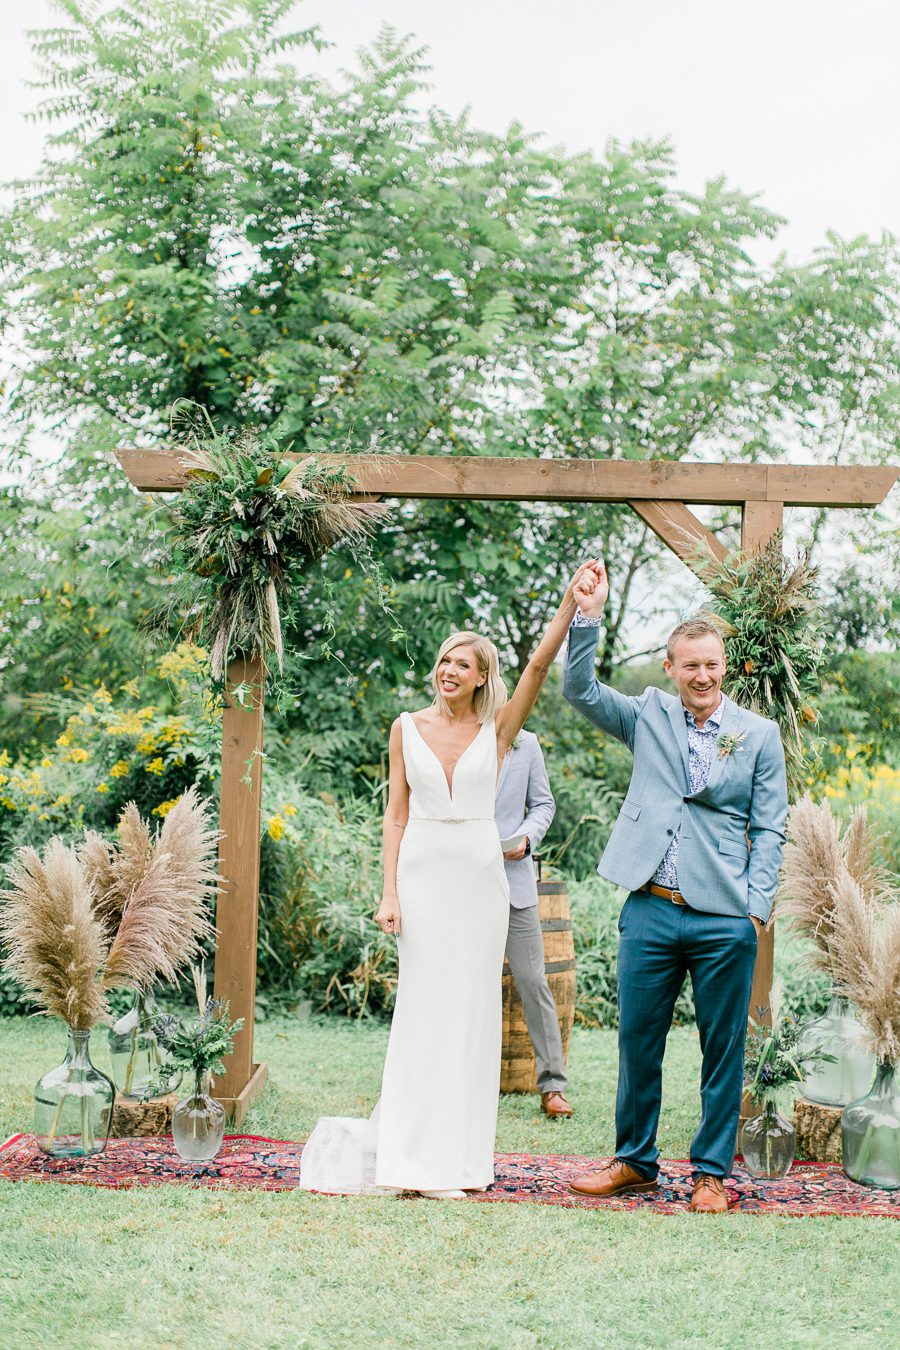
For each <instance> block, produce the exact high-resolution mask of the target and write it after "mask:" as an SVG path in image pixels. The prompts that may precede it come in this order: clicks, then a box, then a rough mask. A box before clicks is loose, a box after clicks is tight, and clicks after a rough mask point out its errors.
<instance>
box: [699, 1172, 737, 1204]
mask: <svg viewBox="0 0 900 1350" xmlns="http://www.w3.org/2000/svg"><path fill="white" fill-rule="evenodd" d="M691 1211H692V1212H693V1213H694V1214H727V1213H728V1193H727V1192H726V1190H725V1183H724V1182H723V1181H722V1178H721V1177H711V1176H708V1175H707V1174H706V1173H705V1172H703V1173H701V1175H700V1176H699V1177H698V1178H697V1180H696V1181H695V1182H694V1193H693V1195H692V1196H691Z"/></svg>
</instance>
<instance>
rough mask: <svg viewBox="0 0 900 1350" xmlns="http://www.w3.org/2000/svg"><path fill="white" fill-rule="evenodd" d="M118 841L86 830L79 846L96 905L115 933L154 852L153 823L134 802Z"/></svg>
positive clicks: (120, 826) (122, 822) (124, 815)
mask: <svg viewBox="0 0 900 1350" xmlns="http://www.w3.org/2000/svg"><path fill="white" fill-rule="evenodd" d="M117 832H118V844H117V845H114V844H110V843H109V842H108V841H107V840H106V839H104V838H103V837H102V835H99V834H95V833H94V831H93V830H85V832H84V843H83V844H82V845H81V846H80V848H79V850H78V856H79V857H80V859H81V865H82V867H83V868H84V871H85V875H86V876H87V878H88V880H89V882H90V884H91V889H92V891H93V893H94V908H95V911H96V913H97V917H98V918H99V919H100V921H101V923H103V925H104V927H105V928H106V931H107V932H108V933H109V934H110V935H112V934H113V933H114V932H115V931H116V929H117V928H118V926H119V924H120V923H121V921H122V915H123V913H124V912H125V906H126V904H127V903H128V901H129V899H130V898H131V896H132V895H133V894H134V892H135V890H136V888H137V886H138V883H139V882H140V881H141V880H142V879H143V878H144V876H145V875H146V873H147V869H148V867H149V866H150V860H151V857H152V855H153V837H152V834H151V832H150V826H149V824H148V823H147V821H146V820H144V819H143V817H142V816H141V813H140V811H138V809H137V807H136V806H135V804H134V802H129V803H128V805H127V806H126V807H125V809H124V811H123V812H122V814H121V816H120V817H119V824H118V831H117Z"/></svg>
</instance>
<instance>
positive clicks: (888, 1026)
mask: <svg viewBox="0 0 900 1350" xmlns="http://www.w3.org/2000/svg"><path fill="white" fill-rule="evenodd" d="M836 901H837V903H836V905H835V921H834V930H833V937H832V942H833V948H832V951H833V969H834V976H835V985H836V987H837V989H838V990H839V992H840V993H842V994H844V995H845V996H846V997H847V998H849V999H851V1000H852V1001H853V1002H854V1003H855V1004H856V1006H857V1008H858V1009H859V1015H860V1020H861V1021H862V1022H863V1024H864V1026H865V1028H866V1031H867V1033H868V1042H869V1045H870V1046H871V1049H872V1051H873V1052H874V1054H875V1057H876V1059H877V1060H878V1062H879V1063H880V1064H900V895H898V896H895V897H894V903H893V904H890V905H888V906H882V907H880V908H878V909H876V908H875V907H874V906H873V905H872V904H871V901H870V900H869V899H868V898H867V897H866V896H865V895H864V893H863V892H862V890H861V888H860V887H859V885H858V884H857V882H856V881H855V880H854V878H853V877H851V875H850V873H849V871H845V872H844V875H843V876H842V878H841V882H840V886H839V888H838V891H837V893H836Z"/></svg>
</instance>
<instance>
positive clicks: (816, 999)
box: [775, 909, 831, 1022]
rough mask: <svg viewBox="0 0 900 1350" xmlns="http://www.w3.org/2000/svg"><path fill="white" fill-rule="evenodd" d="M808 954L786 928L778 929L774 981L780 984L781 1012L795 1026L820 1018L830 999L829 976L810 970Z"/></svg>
mask: <svg viewBox="0 0 900 1350" xmlns="http://www.w3.org/2000/svg"><path fill="white" fill-rule="evenodd" d="M776 916H777V909H776ZM808 950H809V944H808V943H807V942H806V941H804V940H803V939H802V938H798V937H795V936H794V935H793V933H791V931H790V929H789V928H788V927H787V926H786V925H785V924H778V925H777V927H776V929H775V979H776V980H780V981H781V1000H782V1005H783V1010H784V1011H785V1012H788V1013H790V1014H791V1016H792V1017H794V1018H795V1019H796V1020H797V1021H798V1022H811V1021H812V1020H813V1018H815V1017H821V1015H822V1013H824V1012H825V1010H826V1008H827V1007H828V1001H829V998H830V996H831V982H830V980H829V979H828V976H827V975H825V974H824V972H822V971H819V970H811V969H810V967H809V965H808V963H807V960H806V953H807V952H808Z"/></svg>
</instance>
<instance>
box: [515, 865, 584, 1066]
mask: <svg viewBox="0 0 900 1350" xmlns="http://www.w3.org/2000/svg"><path fill="white" fill-rule="evenodd" d="M538 915H539V917H540V920H541V932H542V933H543V935H544V970H545V972H546V974H547V981H548V983H549V985H550V992H551V993H552V995H553V998H554V1001H555V1003H556V1011H557V1015H558V1017H559V1029H560V1032H561V1034H562V1044H563V1059H564V1060H568V1058H569V1039H570V1037H571V1035H572V1024H573V1022H574V1021H575V944H574V940H573V937H572V915H571V913H570V911H569V894H568V891H567V890H566V883H565V882H564V881H539V882H538ZM536 1072H537V1066H536V1065H535V1061H534V1050H533V1048H532V1045H531V1038H530V1036H529V1035H528V1027H527V1025H526V1022H525V1011H524V1009H523V1007H522V1000H521V999H520V998H519V994H518V990H517V989H516V982H515V980H514V979H513V977H512V975H511V974H510V970H509V962H508V961H504V963H503V1059H502V1063H501V1067H500V1091H501V1092H537V1090H538V1086H537V1078H536Z"/></svg>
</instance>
